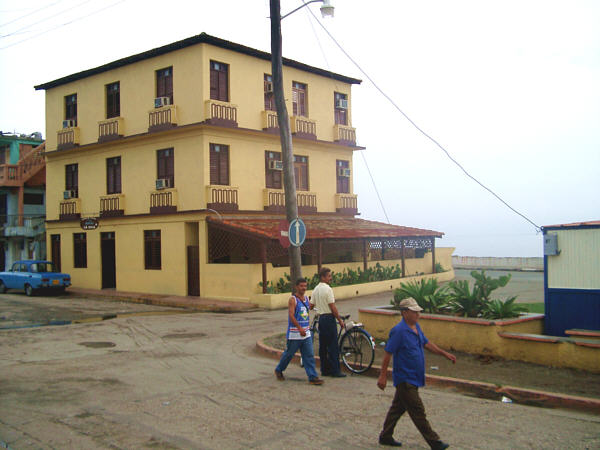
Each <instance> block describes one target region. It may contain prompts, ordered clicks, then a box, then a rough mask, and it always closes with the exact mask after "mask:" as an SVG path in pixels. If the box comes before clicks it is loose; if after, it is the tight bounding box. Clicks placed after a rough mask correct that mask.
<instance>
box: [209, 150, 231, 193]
mask: <svg viewBox="0 0 600 450" xmlns="http://www.w3.org/2000/svg"><path fill="white" fill-rule="evenodd" d="M210 184H221V185H229V146H227V145H221V144H210Z"/></svg>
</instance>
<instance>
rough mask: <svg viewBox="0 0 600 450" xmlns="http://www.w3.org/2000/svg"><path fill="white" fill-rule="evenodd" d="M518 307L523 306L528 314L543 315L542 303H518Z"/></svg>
mask: <svg viewBox="0 0 600 450" xmlns="http://www.w3.org/2000/svg"><path fill="white" fill-rule="evenodd" d="M519 306H524V307H525V308H527V309H528V310H529V312H530V313H538V314H544V302H540V303H519Z"/></svg>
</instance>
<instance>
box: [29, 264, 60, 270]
mask: <svg viewBox="0 0 600 450" xmlns="http://www.w3.org/2000/svg"><path fill="white" fill-rule="evenodd" d="M31 271H32V272H56V270H54V264H52V263H51V262H41V263H33V264H32V265H31Z"/></svg>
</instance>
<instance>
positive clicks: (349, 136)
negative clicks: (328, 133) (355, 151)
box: [333, 125, 356, 145]
mask: <svg viewBox="0 0 600 450" xmlns="http://www.w3.org/2000/svg"><path fill="white" fill-rule="evenodd" d="M333 136H334V137H333V140H334V141H335V142H338V143H340V144H344V145H356V129H355V128H352V127H349V126H346V125H335V126H334V127H333Z"/></svg>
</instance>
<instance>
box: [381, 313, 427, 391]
mask: <svg viewBox="0 0 600 450" xmlns="http://www.w3.org/2000/svg"><path fill="white" fill-rule="evenodd" d="M417 332H418V333H415V332H414V331H413V330H412V329H411V328H410V327H409V326H408V325H407V324H406V322H404V320H402V321H401V322H400V323H399V324H397V325H396V326H395V327H394V328H392V329H391V330H390V336H389V339H388V341H387V344H386V345H385V351H386V352H388V353H391V354H393V355H394V369H393V371H392V375H393V379H394V386H398V385H399V384H400V383H404V382H406V383H410V384H412V385H413V386H417V387H421V386H424V385H425V354H424V352H423V347H424V346H425V344H427V342H429V341H428V340H427V338H426V337H425V335H424V334H423V332H422V331H421V327H420V326H419V324H418V323H417Z"/></svg>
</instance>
